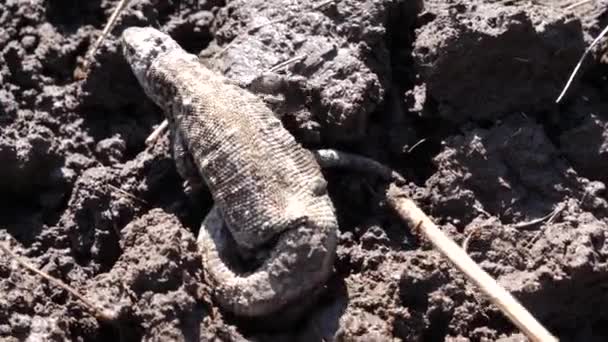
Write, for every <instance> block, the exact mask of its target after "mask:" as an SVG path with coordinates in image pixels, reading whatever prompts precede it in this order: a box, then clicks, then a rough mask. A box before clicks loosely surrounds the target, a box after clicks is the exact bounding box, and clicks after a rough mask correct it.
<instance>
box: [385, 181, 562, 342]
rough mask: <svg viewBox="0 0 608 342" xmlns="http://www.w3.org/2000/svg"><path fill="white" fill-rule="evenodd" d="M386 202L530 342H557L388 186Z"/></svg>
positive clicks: (404, 198)
mask: <svg viewBox="0 0 608 342" xmlns="http://www.w3.org/2000/svg"><path fill="white" fill-rule="evenodd" d="M387 199H388V202H389V204H390V205H391V206H392V207H393V209H394V210H395V211H396V212H397V214H399V216H400V217H401V218H402V219H403V220H404V221H405V222H406V223H407V224H408V226H410V227H412V226H415V225H419V229H420V231H421V232H422V233H423V234H424V236H425V237H426V238H427V239H428V240H429V241H430V242H431V243H432V244H433V246H435V248H437V249H438V250H439V252H441V254H443V255H444V256H445V257H446V258H448V260H450V262H451V263H452V264H454V266H455V267H456V268H458V269H459V270H460V271H461V272H463V273H464V274H465V275H466V276H467V278H469V280H471V281H472V282H473V283H474V284H475V285H477V287H479V289H480V290H481V291H482V292H483V293H484V294H485V295H487V296H488V298H489V299H490V301H491V302H492V303H494V304H495V305H496V306H498V308H499V309H500V310H501V311H502V312H503V313H504V314H505V315H506V316H507V317H508V318H509V319H510V320H511V322H513V323H514V324H515V325H516V326H517V327H518V328H519V329H521V330H522V331H523V332H524V333H525V334H526V336H528V338H529V339H530V340H532V341H542V342H556V341H558V340H557V339H556V338H555V337H554V336H553V335H551V333H549V331H547V329H545V328H544V327H543V326H542V325H541V324H540V323H539V322H538V321H537V320H536V319H535V318H534V317H533V316H532V315H531V314H530V313H529V312H528V311H527V310H526V309H525V308H524V307H523V306H522V305H521V304H520V303H519V302H518V301H517V300H516V299H515V298H514V297H513V296H512V295H511V294H510V293H509V292H508V291H507V290H505V289H504V288H503V287H502V286H500V285H499V284H498V283H497V282H496V280H494V279H493V278H492V277H491V276H490V275H489V274H488V273H486V272H485V271H484V270H483V269H481V267H479V265H477V264H476V263H475V262H474V261H473V260H472V259H471V258H470V257H469V256H468V255H467V253H465V252H464V251H463V250H462V249H461V248H460V247H459V246H458V245H457V244H456V243H455V242H454V241H452V240H451V239H450V238H448V237H447V236H446V235H445V234H444V233H443V232H442V231H441V230H440V229H439V228H438V227H437V226H436V225H435V224H434V223H433V221H431V219H430V218H429V217H428V216H426V214H424V212H423V211H422V210H420V208H418V207H417V206H416V204H415V203H414V201H412V200H411V199H409V198H407V197H406V196H405V195H404V194H403V193H402V192H401V191H400V190H399V189H398V188H397V187H395V186H391V187H390V188H389V190H388V193H387Z"/></svg>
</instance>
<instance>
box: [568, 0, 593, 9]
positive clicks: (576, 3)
mask: <svg viewBox="0 0 608 342" xmlns="http://www.w3.org/2000/svg"><path fill="white" fill-rule="evenodd" d="M591 1H593V0H581V1H578V2H575V3H573V4H570V5H568V6H567V7H565V8H564V10H565V11H571V10H573V9H575V8H577V7H578V6H582V5H584V4H587V3H590V2H591Z"/></svg>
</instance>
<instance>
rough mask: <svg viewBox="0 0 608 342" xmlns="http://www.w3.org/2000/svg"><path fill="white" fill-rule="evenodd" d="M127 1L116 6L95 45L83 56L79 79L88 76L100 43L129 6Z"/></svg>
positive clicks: (122, 1)
mask: <svg viewBox="0 0 608 342" xmlns="http://www.w3.org/2000/svg"><path fill="white" fill-rule="evenodd" d="M129 1H130V0H121V1H120V2H119V3H118V5H116V8H115V9H114V12H113V13H112V15H111V16H110V19H108V22H107V23H106V26H105V27H104V28H103V31H102V32H101V35H100V36H99V37H98V38H97V40H96V41H95V44H93V47H92V48H91V49H90V50H89V52H87V54H86V55H85V56H84V62H83V63H82V68H81V69H80V70H81V71H80V75H79V78H84V77H86V75H87V74H88V72H89V67H90V65H91V62H92V61H93V57H95V53H96V52H97V50H98V49H99V47H100V46H101V43H103V41H104V40H105V39H106V37H107V36H108V33H110V30H111V29H112V27H114V24H116V22H117V19H118V16H119V15H120V13H121V12H122V10H123V9H124V8H125V7H126V6H127V5H128V4H129Z"/></svg>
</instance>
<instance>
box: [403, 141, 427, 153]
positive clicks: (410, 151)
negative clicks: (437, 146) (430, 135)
mask: <svg viewBox="0 0 608 342" xmlns="http://www.w3.org/2000/svg"><path fill="white" fill-rule="evenodd" d="M425 141H426V138H422V139H420V140H418V142H417V143H415V144H414V145H412V147H410V148H408V149H407V153H412V151H413V150H414V149H415V148H416V147H418V146H419V145H420V144H422V143H424V142H425Z"/></svg>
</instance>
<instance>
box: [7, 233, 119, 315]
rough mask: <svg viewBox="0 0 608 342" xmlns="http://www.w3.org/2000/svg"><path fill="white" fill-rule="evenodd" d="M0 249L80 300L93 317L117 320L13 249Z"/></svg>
mask: <svg viewBox="0 0 608 342" xmlns="http://www.w3.org/2000/svg"><path fill="white" fill-rule="evenodd" d="M0 249H1V250H2V251H3V252H4V253H6V254H7V255H8V256H9V257H11V258H12V259H13V260H15V261H16V262H17V263H18V264H19V265H21V266H22V267H23V268H25V269H27V270H29V271H30V272H33V273H35V274H37V275H39V276H41V277H42V278H44V279H46V280H47V281H48V282H49V283H51V284H53V285H55V286H58V287H60V288H62V289H64V290H65V291H67V292H68V293H70V294H71V295H72V296H74V297H76V298H77V299H79V300H80V302H82V303H83V304H84V306H86V307H87V308H88V309H89V310H90V311H91V312H92V313H93V315H94V316H95V317H96V318H97V319H99V320H100V321H104V322H112V321H115V320H116V314H115V313H114V312H112V311H110V310H104V309H101V308H99V307H98V306H97V305H95V304H93V303H92V302H91V301H89V300H88V299H86V298H85V297H84V296H82V295H81V294H80V293H78V291H76V289H74V288H72V287H71V286H69V285H67V284H66V283H64V282H62V281H61V280H59V279H57V278H55V277H53V276H51V275H49V274H47V273H45V272H43V271H41V270H39V269H38V268H37V267H36V266H34V265H32V264H30V263H29V262H27V261H25V260H24V259H23V258H22V257H20V256H18V255H17V254H15V253H14V252H13V251H11V249H10V248H9V247H8V246H7V245H5V244H4V243H0Z"/></svg>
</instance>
